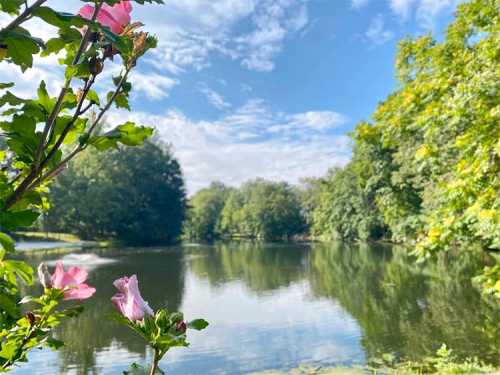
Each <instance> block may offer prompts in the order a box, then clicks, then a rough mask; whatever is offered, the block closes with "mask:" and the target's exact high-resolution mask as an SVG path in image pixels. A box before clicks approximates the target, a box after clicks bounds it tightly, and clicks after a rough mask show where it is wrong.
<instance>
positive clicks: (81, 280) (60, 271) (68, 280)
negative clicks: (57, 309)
mask: <svg viewBox="0 0 500 375" xmlns="http://www.w3.org/2000/svg"><path fill="white" fill-rule="evenodd" d="M87 277H88V273H87V271H85V270H82V269H81V268H78V267H70V268H69V269H68V271H67V272H65V271H64V267H63V264H62V262H61V261H58V262H57V263H56V270H55V271H54V274H53V275H52V277H51V281H52V288H56V289H62V290H64V299H65V300H72V299H79V300H82V299H87V298H90V297H92V296H93V295H94V293H95V288H92V287H90V286H88V285H87V284H85V281H87Z"/></svg>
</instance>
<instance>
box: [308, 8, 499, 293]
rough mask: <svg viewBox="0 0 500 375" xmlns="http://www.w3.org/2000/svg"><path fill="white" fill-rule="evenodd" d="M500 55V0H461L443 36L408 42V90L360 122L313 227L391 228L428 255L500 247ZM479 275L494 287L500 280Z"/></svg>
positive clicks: (348, 231)
mask: <svg viewBox="0 0 500 375" xmlns="http://www.w3.org/2000/svg"><path fill="white" fill-rule="evenodd" d="M499 61H500V6H499V4H498V1H497V0H472V1H469V2H465V3H464V4H461V5H459V6H458V9H457V12H456V19H455V21H454V22H453V23H452V24H451V25H450V26H449V28H448V31H447V33H446V35H445V38H444V40H443V41H441V42H438V41H436V40H434V39H433V38H432V36H430V35H426V36H422V37H419V38H415V39H407V40H404V41H402V42H401V43H400V45H399V52H398V56H397V61H396V67H397V76H398V78H399V80H400V84H399V87H398V89H397V90H396V91H395V92H394V93H393V94H391V95H390V96H389V97H388V98H387V99H386V100H385V101H384V102H382V103H381V104H380V105H379V107H378V108H377V110H376V112H375V114H374V115H373V119H374V122H373V124H366V123H362V124H359V125H358V126H357V128H356V130H355V132H354V134H353V138H354V141H355V147H354V153H353V160H352V161H351V163H349V164H348V165H347V166H346V167H345V168H344V169H342V170H339V171H334V172H331V173H330V176H327V177H326V178H325V179H323V181H322V182H321V183H319V185H320V186H321V188H319V190H320V193H319V195H320V198H318V200H317V202H316V203H315V204H314V207H313V211H312V214H311V215H310V217H311V220H310V221H311V224H312V233H313V234H315V235H318V236H325V237H336V238H337V237H338V238H342V239H370V238H375V239H376V238H380V237H381V236H384V235H389V236H390V238H391V239H392V240H393V241H395V242H401V243H408V244H413V245H414V251H415V253H416V254H418V255H419V256H420V257H421V258H425V257H429V256H432V255H434V254H436V253H437V252H439V251H443V250H449V249H452V248H454V247H456V246H457V245H460V246H466V247H471V246H476V247H480V248H482V249H484V250H498V249H500V194H499V192H500V179H499V176H500V143H499V136H498V135H499V134H500V95H499V90H500V81H499V80H498V71H499ZM487 272H490V271H487ZM494 274H495V275H496V273H494ZM478 280H479V284H482V285H484V286H486V287H487V288H488V290H489V291H490V294H492V293H493V292H492V290H494V289H495V288H496V280H498V279H494V278H493V277H492V273H491V272H490V273H489V275H488V276H485V278H483V279H478ZM493 294H495V293H493Z"/></svg>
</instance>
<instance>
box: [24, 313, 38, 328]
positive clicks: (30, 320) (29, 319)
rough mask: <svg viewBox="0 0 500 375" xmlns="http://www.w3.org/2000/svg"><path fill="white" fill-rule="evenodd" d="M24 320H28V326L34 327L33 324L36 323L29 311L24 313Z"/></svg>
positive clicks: (33, 315)
mask: <svg viewBox="0 0 500 375" xmlns="http://www.w3.org/2000/svg"><path fill="white" fill-rule="evenodd" d="M26 318H27V319H28V321H29V322H30V326H34V325H35V323H36V317H35V314H33V313H32V312H31V311H28V312H27V313H26Z"/></svg>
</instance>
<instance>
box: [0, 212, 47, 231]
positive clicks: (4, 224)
mask: <svg viewBox="0 0 500 375" xmlns="http://www.w3.org/2000/svg"><path fill="white" fill-rule="evenodd" d="M38 216H40V214H39V213H38V212H37V211H33V210H23V211H5V212H2V215H0V227H1V228H3V229H6V230H14V229H17V228H22V227H29V226H31V224H33V222H34V221H35V220H36V219H37V218H38Z"/></svg>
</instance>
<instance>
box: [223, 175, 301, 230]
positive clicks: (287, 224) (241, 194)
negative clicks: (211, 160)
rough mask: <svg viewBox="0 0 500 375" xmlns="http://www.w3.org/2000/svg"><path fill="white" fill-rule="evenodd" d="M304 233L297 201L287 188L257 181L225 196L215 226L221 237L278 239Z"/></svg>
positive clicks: (295, 195)
mask: <svg viewBox="0 0 500 375" xmlns="http://www.w3.org/2000/svg"><path fill="white" fill-rule="evenodd" d="M304 230H305V222H304V218H303V215H302V212H301V205H300V201H299V198H298V195H297V194H296V193H295V191H294V190H293V189H292V188H291V186H290V185H288V184H287V183H284V182H271V181H265V180H261V179H258V180H255V181H251V182H247V183H245V184H244V185H243V186H242V187H241V188H240V189H235V190H232V191H231V192H230V193H229V196H228V197H227V200H226V203H225V205H224V208H223V210H222V212H221V216H220V220H219V225H218V231H219V233H220V235H221V236H224V237H246V238H259V239H279V238H289V237H292V236H294V235H298V234H301V233H303V232H304Z"/></svg>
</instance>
